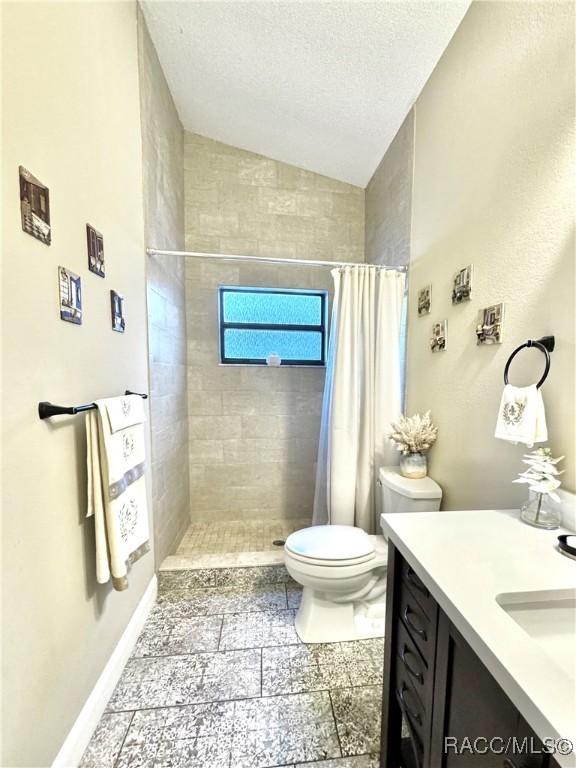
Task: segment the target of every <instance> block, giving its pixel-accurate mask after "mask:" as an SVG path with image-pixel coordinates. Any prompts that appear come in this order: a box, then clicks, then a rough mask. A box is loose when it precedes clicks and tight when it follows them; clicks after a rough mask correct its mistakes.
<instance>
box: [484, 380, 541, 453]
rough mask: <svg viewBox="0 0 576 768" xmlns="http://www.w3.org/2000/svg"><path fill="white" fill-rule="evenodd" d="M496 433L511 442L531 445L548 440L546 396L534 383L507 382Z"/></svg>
mask: <svg viewBox="0 0 576 768" xmlns="http://www.w3.org/2000/svg"><path fill="white" fill-rule="evenodd" d="M494 436H495V437H497V438H499V439H500V440H508V442H510V443H524V444H525V445H527V446H528V447H529V448H531V447H532V446H533V445H534V443H545V442H546V440H548V430H547V428H546V414H545V412H544V400H543V399H542V393H541V392H540V390H539V389H538V387H537V386H536V385H535V384H532V385H531V386H529V387H513V386H512V384H506V386H505V387H504V391H503V392H502V399H501V401H500V408H499V410H498V421H497V422H496V432H495V434H494Z"/></svg>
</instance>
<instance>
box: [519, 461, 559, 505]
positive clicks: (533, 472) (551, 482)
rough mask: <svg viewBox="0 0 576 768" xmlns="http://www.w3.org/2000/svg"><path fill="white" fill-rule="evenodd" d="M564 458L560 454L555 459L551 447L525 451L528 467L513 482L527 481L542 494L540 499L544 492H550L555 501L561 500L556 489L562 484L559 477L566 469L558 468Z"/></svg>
mask: <svg viewBox="0 0 576 768" xmlns="http://www.w3.org/2000/svg"><path fill="white" fill-rule="evenodd" d="M563 458H564V456H559V457H558V458H557V459H553V458H552V451H551V450H550V448H538V449H537V450H536V451H532V452H531V453H525V454H524V458H523V459H522V461H523V462H524V464H528V469H526V470H524V472H520V474H519V475H518V478H517V479H516V480H513V481H512V482H513V483H525V484H526V485H528V486H529V488H530V490H531V491H534V493H538V494H540V500H541V499H542V495H543V494H548V496H550V498H551V499H554V501H560V497H559V496H558V494H557V493H556V491H557V490H558V488H560V486H561V485H562V483H561V482H560V480H559V479H558V477H559V475H561V474H563V472H564V470H563V469H562V470H558V468H557V467H556V464H558V463H559V462H560V461H562V459H563Z"/></svg>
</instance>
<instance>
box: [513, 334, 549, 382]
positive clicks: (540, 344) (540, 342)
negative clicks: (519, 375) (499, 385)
mask: <svg viewBox="0 0 576 768" xmlns="http://www.w3.org/2000/svg"><path fill="white" fill-rule="evenodd" d="M554 345H555V339H554V336H542V338H541V339H528V341H526V342H524V344H520V346H519V347H516V349H515V350H514V352H512V354H511V355H510V357H509V358H508V362H507V363H506V367H505V368H504V384H508V370H509V369H510V363H511V362H512V360H513V359H514V358H515V357H516V355H517V354H518V352H520V350H522V349H527V348H528V347H536V349H539V350H540V351H541V352H542V353H543V354H544V357H545V358H546V364H545V368H544V373H543V374H542V377H541V379H540V381H539V382H538V384H536V386H537V387H538V389H540V387H541V386H542V384H544V382H545V381H546V377H547V376H548V373H549V371H550V352H553V351H554Z"/></svg>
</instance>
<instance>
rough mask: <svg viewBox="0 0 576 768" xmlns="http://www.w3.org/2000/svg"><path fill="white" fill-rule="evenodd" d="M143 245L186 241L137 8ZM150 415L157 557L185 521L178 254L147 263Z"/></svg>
mask: <svg viewBox="0 0 576 768" xmlns="http://www.w3.org/2000/svg"><path fill="white" fill-rule="evenodd" d="M138 32H139V34H138V42H139V45H138V48H139V70H140V101H141V107H142V114H141V120H142V144H143V146H142V151H143V161H144V162H143V171H144V222H145V234H146V244H147V245H149V246H152V247H155V248H163V249H166V250H182V249H183V248H184V131H183V129H182V125H181V123H180V120H179V118H178V113H177V112H176V108H175V106H174V102H173V101H172V96H171V94H170V91H169V90H168V85H167V84H166V80H165V78H164V73H163V72H162V69H161V67H160V62H159V61H158V56H157V55H156V50H155V49H154V44H153V43H152V40H151V38H150V35H149V33H148V29H147V28H146V22H145V21H144V16H143V15H142V12H141V11H139V12H138ZM147 268H148V269H147V288H148V338H149V356H150V390H151V393H152V398H151V401H150V422H151V431H152V459H153V464H152V479H153V484H152V487H153V497H154V498H153V501H154V534H155V543H156V547H155V549H156V562H157V563H158V564H160V563H162V561H163V560H164V558H165V557H166V556H167V555H169V554H173V553H174V551H175V549H176V547H177V545H178V543H179V542H180V539H181V537H182V534H183V533H184V531H185V530H186V528H187V527H188V525H189V523H190V492H189V487H188V412H187V391H186V296H185V275H184V261H183V259H179V258H176V257H167V256H154V257H151V258H150V259H148V263H147Z"/></svg>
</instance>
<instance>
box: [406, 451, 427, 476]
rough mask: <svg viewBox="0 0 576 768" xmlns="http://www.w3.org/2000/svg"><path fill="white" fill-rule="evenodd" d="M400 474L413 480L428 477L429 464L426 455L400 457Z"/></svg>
mask: <svg viewBox="0 0 576 768" xmlns="http://www.w3.org/2000/svg"><path fill="white" fill-rule="evenodd" d="M400 474H401V475H402V476H403V477H410V478H412V479H413V480H416V479H418V478H419V477H426V475H427V474H428V464H427V461H426V454H425V453H402V454H401V455H400Z"/></svg>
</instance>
